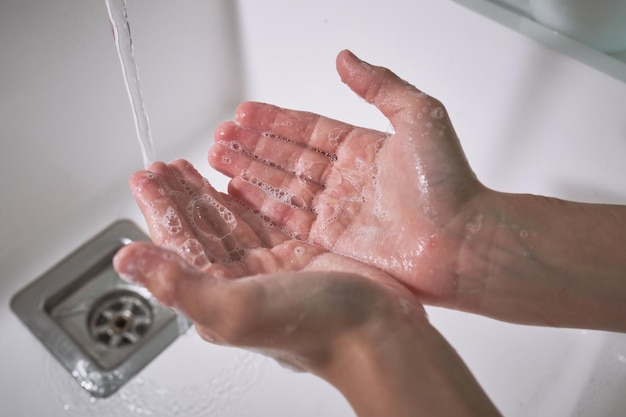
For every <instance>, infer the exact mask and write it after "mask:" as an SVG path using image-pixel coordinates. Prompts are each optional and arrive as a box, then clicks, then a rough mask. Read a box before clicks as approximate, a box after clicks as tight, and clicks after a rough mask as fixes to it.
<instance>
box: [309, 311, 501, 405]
mask: <svg viewBox="0 0 626 417" xmlns="http://www.w3.org/2000/svg"><path fill="white" fill-rule="evenodd" d="M319 376H321V377H322V378H324V379H326V380H327V381H328V382H330V383H331V384H332V385H334V386H335V387H336V388H337V389H338V390H339V391H341V392H342V393H343V395H344V396H345V397H346V398H347V399H348V401H349V402H350V403H351V405H352V406H353V408H354V410H355V411H356V413H357V415H359V417H368V416H380V415H394V416H397V417H401V416H414V415H429V416H432V417H438V416H441V417H443V416H450V415H456V416H481V417H483V416H498V415H499V414H498V412H497V410H496V409H495V407H494V406H493V405H492V403H491V402H490V400H489V399H488V398H487V396H486V395H485V393H484V392H483V391H482V389H481V388H480V386H479V385H478V383H477V382H476V380H475V379H474V377H473V376H472V374H471V372H470V371H469V370H468V369H467V367H466V366H465V364H464V363H463V361H462V360H461V359H460V357H459V356H458V355H457V354H456V352H455V350H454V349H453V348H452V347H451V346H450V345H449V344H448V343H447V341H446V340H445V339H444V338H443V337H442V336H441V335H440V334H439V332H437V330H436V329H435V328H433V327H432V325H431V324H430V323H429V322H428V319H427V317H426V315H425V314H424V312H423V310H422V309H421V306H419V307H417V306H415V305H411V304H407V303H405V302H398V303H397V305H396V306H395V308H392V309H390V311H389V312H387V314H384V315H382V316H381V317H380V319H379V320H377V321H375V322H372V323H368V325H367V326H364V327H363V328H362V329H359V330H358V331H356V332H353V333H351V334H348V335H346V336H345V337H344V338H341V339H339V340H337V341H336V343H335V349H334V355H333V360H331V361H329V363H328V366H327V367H326V368H325V369H323V370H321V372H320V373H319Z"/></svg>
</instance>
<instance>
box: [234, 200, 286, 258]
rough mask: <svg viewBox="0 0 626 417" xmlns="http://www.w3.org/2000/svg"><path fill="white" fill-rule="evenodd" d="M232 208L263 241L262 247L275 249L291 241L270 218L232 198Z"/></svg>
mask: <svg viewBox="0 0 626 417" xmlns="http://www.w3.org/2000/svg"><path fill="white" fill-rule="evenodd" d="M231 207H232V208H233V210H234V211H236V212H237V214H238V215H239V217H241V219H243V221H244V222H245V223H246V224H247V225H248V226H250V228H251V229H252V230H253V231H254V233H255V234H256V235H257V236H258V237H259V239H260V240H261V245H262V247H266V248H273V247H275V246H278V245H280V244H282V243H284V242H285V241H286V240H289V239H291V237H290V236H288V235H287V234H286V233H285V232H284V231H283V230H281V229H280V227H279V226H278V225H277V224H276V223H274V222H273V221H272V219H270V218H269V217H267V216H265V215H263V214H262V213H261V212H260V211H259V210H257V209H254V208H252V207H250V206H248V205H246V204H244V203H243V202H242V201H240V200H238V199H236V198H232V202H231Z"/></svg>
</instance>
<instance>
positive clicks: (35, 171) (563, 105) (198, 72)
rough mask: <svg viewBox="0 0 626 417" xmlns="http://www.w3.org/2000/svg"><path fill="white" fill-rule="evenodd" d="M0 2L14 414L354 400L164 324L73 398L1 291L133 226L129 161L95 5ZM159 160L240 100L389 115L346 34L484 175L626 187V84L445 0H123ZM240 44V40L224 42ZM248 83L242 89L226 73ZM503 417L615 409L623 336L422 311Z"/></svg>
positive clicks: (199, 153) (343, 114)
mask: <svg viewBox="0 0 626 417" xmlns="http://www.w3.org/2000/svg"><path fill="white" fill-rule="evenodd" d="M96 3H97V2H84V1H81V2H76V1H71V0H55V1H54V2H43V3H41V2H40V3H38V4H36V5H35V4H33V5H32V6H31V5H30V3H28V2H26V3H24V2H23V1H21V0H9V1H4V2H2V4H1V5H0V39H5V40H6V39H11V42H12V43H6V42H5V43H3V46H2V48H3V49H2V52H3V65H4V66H3V71H0V94H1V95H2V96H1V98H2V99H1V100H0V121H1V123H0V131H1V132H2V140H3V145H2V152H0V192H1V193H2V196H3V198H2V200H3V204H2V207H0V225H1V226H0V227H1V228H2V229H1V232H0V239H2V245H0V265H2V279H1V280H0V300H1V302H0V334H2V335H3V337H2V338H1V341H0V349H1V351H2V370H3V372H2V376H0V392H2V399H3V400H4V401H3V410H4V412H6V414H7V415H11V416H32V415H47V416H69V415H81V416H82V415H85V414H86V413H96V414H97V415H102V416H107V415H111V416H112V415H119V414H125V415H133V414H138V415H174V414H176V415H180V416H197V415H228V416H231V415H274V416H293V415H298V416H319V415H333V416H351V415H353V412H352V411H351V409H350V407H349V406H348V404H347V403H346V402H345V400H344V399H343V398H342V397H341V396H340V395H339V394H338V393H337V392H336V391H335V390H334V389H333V388H332V387H330V386H328V385H327V384H325V383H324V382H322V381H320V380H318V379H316V378H315V377H312V376H310V375H300V374H294V373H292V372H291V371H287V370H284V369H282V368H280V367H279V366H278V365H276V364H275V363H274V362H273V361H271V360H269V359H264V358H262V357H260V356H258V355H255V354H252V353H246V352H242V351H238V350H231V349H227V348H223V347H216V346H211V345H208V344H206V343H203V342H201V341H200V340H199V339H198V338H197V337H195V336H194V335H193V334H189V335H185V336H183V337H181V338H179V339H178V340H177V341H176V342H174V344H173V345H171V346H170V347H169V348H168V349H167V350H166V351H165V352H163V353H162V354H161V355H160V356H159V357H157V358H156V359H155V360H154V361H153V362H152V363H151V364H149V365H148V366H147V367H146V368H145V369H144V370H143V371H141V372H140V373H139V374H138V376H137V377H135V378H134V379H133V380H132V381H130V382H129V383H128V384H127V385H125V386H124V387H122V388H121V389H120V390H119V391H118V392H117V393H116V394H114V395H113V396H111V397H110V398H108V399H104V400H91V399H90V397H89V396H88V395H87V394H86V393H84V392H83V391H82V390H81V389H80V388H79V387H78V386H77V385H76V384H75V383H74V382H72V381H70V379H71V376H70V375H69V374H68V373H67V372H65V371H64V370H63V369H62V368H61V366H60V365H59V364H58V363H57V362H56V361H55V360H54V359H53V358H52V356H51V355H50V354H49V353H48V352H47V351H46V350H45V349H44V348H43V347H42V346H41V345H40V344H39V343H38V341H37V340H36V338H35V337H33V336H32V335H31V334H30V333H29V331H28V330H27V329H26V328H25V327H24V326H23V325H22V324H21V323H20V322H19V320H18V319H17V318H16V317H15V316H14V315H13V314H12V313H11V312H10V310H9V299H10V297H11V296H12V295H13V294H15V293H16V292H17V291H18V290H19V289H20V288H22V287H23V286H24V285H26V284H27V283H28V282H30V281H31V280H33V279H34V278H36V277H37V276H39V275H40V274H41V273H43V272H44V271H45V270H47V269H48V268H50V267H51V266H52V265H54V264H55V263H56V262H58V261H59V260H60V259H62V258H63V257H64V256H66V255H67V254H68V253H70V252H71V251H72V250H73V249H75V248H76V247H78V246H80V245H81V244H82V243H84V242H85V241H86V240H87V239H89V238H90V237H91V236H93V235H95V234H96V233H97V232H98V231H100V230H102V229H103V228H104V227H105V226H106V225H108V224H110V223H112V222H113V221H115V220H117V219H119V218H130V219H131V220H133V221H135V222H136V223H137V224H143V221H142V219H141V217H140V215H139V212H138V210H137V209H136V208H135V206H134V203H133V201H132V198H131V196H130V193H129V192H128V191H127V189H126V178H127V177H128V175H129V174H130V173H131V172H132V171H134V170H136V169H138V168H139V167H140V164H141V157H140V153H139V147H138V145H137V144H136V143H135V139H134V136H133V135H134V128H133V126H132V119H131V113H130V110H129V107H128V103H127V101H126V96H125V91H124V88H123V85H122V81H121V74H120V71H119V64H118V63H117V61H116V59H117V58H116V56H115V51H114V47H113V43H112V39H111V38H110V34H109V32H108V31H109V28H108V27H107V26H108V22H107V21H106V10H105V8H104V4H101V5H100V4H96ZM129 3H130V4H129V18H130V21H131V26H132V28H133V35H134V36H135V38H136V42H135V49H136V52H137V60H138V64H139V71H140V76H141V78H142V80H143V81H144V96H145V98H146V102H147V103H146V105H147V109H148V112H149V114H150V116H151V119H152V121H153V134H154V139H155V145H156V148H157V156H158V157H160V158H161V159H166V160H167V159H172V158H174V157H179V156H181V157H186V158H188V159H190V160H191V161H192V162H193V163H195V164H196V165H198V166H199V167H200V169H201V171H202V172H204V173H205V174H206V175H207V176H208V177H209V178H210V179H211V180H212V181H213V182H215V183H216V185H217V187H218V188H220V189H224V188H225V184H226V181H225V179H224V178H223V177H221V176H218V175H217V174H215V173H212V172H211V171H210V170H209V169H208V167H207V165H206V163H205V160H206V158H205V155H206V151H207V149H208V147H209V145H210V142H211V136H212V130H213V128H214V127H215V126H216V125H217V123H218V121H219V120H221V119H223V118H225V117H230V115H231V114H232V112H233V110H234V105H235V103H236V102H238V101H240V100H241V99H243V98H245V99H253V100H263V101H267V102H272V103H276V104H279V105H283V106H286V107H293V108H301V109H306V110H311V111H316V112H320V113H324V114H326V115H329V116H331V117H336V118H340V119H343V120H347V121H349V122H353V123H359V124H365V125H368V126H371V127H374V128H378V129H383V130H385V129H388V127H389V123H388V122H387V121H385V120H384V119H382V118H381V117H380V116H379V115H378V114H377V113H376V112H375V111H374V110H373V109H371V108H369V106H368V105H366V104H364V103H363V102H362V101H361V100H359V99H356V98H355V97H354V96H353V95H352V94H351V93H350V92H348V90H347V89H346V88H345V87H344V86H342V85H341V83H340V82H339V79H338V77H337V75H336V74H335V72H334V58H335V54H336V53H337V52H338V51H339V50H340V49H343V48H346V47H347V48H351V49H353V50H354V51H355V52H356V53H357V54H359V55H360V56H362V57H363V58H364V59H367V60H369V61H371V62H373V63H377V64H382V65H386V66H388V67H390V68H392V69H394V70H395V71H396V72H398V73H399V74H400V75H401V76H403V77H404V78H406V79H408V80H410V81H411V82H413V83H415V84H416V85H418V86H419V87H420V88H422V89H423V90H425V91H426V92H428V93H430V94H432V95H434V96H436V97H438V98H440V99H442V100H443V101H444V102H445V103H446V105H447V106H448V109H449V112H450V114H451V116H452V119H453V121H454V122H455V126H456V129H457V132H458V134H459V136H460V137H461V140H462V143H463V146H464V148H465V150H466V152H467V155H468V158H469V160H470V162H471V164H472V165H473V167H474V169H475V171H476V173H477V175H478V176H479V178H481V180H482V181H483V182H485V183H486V184H487V185H489V186H491V187H493V188H496V189H500V190H506V191H510V192H530V193H536V194H546V195H553V196H558V197H561V198H568V199H576V200H584V201H595V202H610V203H621V204H625V203H626V192H625V191H624V186H623V178H625V177H626V141H625V140H624V122H623V120H624V117H623V108H624V104H625V103H626V85H625V84H624V83H623V81H620V80H619V79H618V78H616V77H614V76H612V75H610V74H608V73H606V72H603V71H600V70H598V69H597V68H596V67H592V66H589V65H587V64H584V63H582V62H581V61H579V60H577V59H574V58H571V57H570V55H566V54H562V53H560V52H558V51H556V50H554V49H550V48H548V47H545V46H543V45H542V44H540V43H539V42H537V41H535V40H533V39H530V38H528V37H526V36H524V35H522V34H520V33H518V32H517V31H515V30H513V29H511V28H509V27H507V26H505V25H502V24H500V23H497V22H495V21H494V20H492V19H491V18H487V17H485V16H483V15H480V14H477V13H475V12H473V11H471V10H470V9H468V8H466V7H463V6H460V5H459V4H457V3H455V2H452V1H441V0H421V1H418V2H406V1H402V0H391V2H386V3H385V7H381V5H380V2H373V1H372V2H368V1H365V2H363V1H355V0H333V1H319V0H316V1H313V0H305V1H300V2H288V1H280V0H268V1H265V2H258V1H256V0H242V1H239V2H238V3H237V8H234V7H233V5H232V2H230V1H227V0H222V1H216V2H206V1H202V0H188V1H185V2H177V3H172V2H167V1H165V0H151V1H150V2H136V1H132V0H131V1H130V2H129ZM239 42H240V43H239ZM244 86H245V88H244ZM429 313H430V317H431V319H432V321H433V323H434V324H435V325H436V326H437V327H438V328H439V329H440V330H441V332H442V333H443V334H444V335H445V336H446V337H447V338H448V339H449V340H450V342H451V343H452V344H453V345H454V346H455V347H456V349H457V350H458V351H459V353H460V355H461V356H462V357H463V358H464V359H465V360H466V362H467V363H468V365H469V366H470V368H471V369H472V370H473V371H474V372H475V374H476V376H477V378H478V380H479V381H480V382H481V384H482V385H483V386H484V387H485V389H486V390H487V392H488V394H489V395H490V396H491V398H492V399H493V401H494V402H495V403H496V405H497V406H498V407H499V408H500V409H501V411H502V412H503V413H504V414H505V415H506V416H508V417H516V416H520V417H521V416H535V417H541V416H545V417H573V416H578V415H581V416H587V415H598V416H599V415H602V416H609V417H618V416H620V417H621V416H623V415H624V412H623V410H624V409H626V403H625V402H624V401H625V400H624V399H623V398H624V397H625V396H624V395H623V393H624V392H625V391H626V338H625V337H624V336H623V335H617V334H610V333H604V332H584V331H580V330H567V329H561V330H558V329H546V328H534V327H524V326H516V325H510V324H505V323H500V322H496V321H493V320H489V319H486V318H482V317H477V316H473V315H469V314H464V313H460V312H455V311H447V310H440V309H434V308H431V309H429Z"/></svg>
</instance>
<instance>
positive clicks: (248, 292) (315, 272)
mask: <svg viewBox="0 0 626 417" xmlns="http://www.w3.org/2000/svg"><path fill="white" fill-rule="evenodd" d="M130 184H131V189H132V191H133V194H134V195H135V198H136V199H137V202H138V203H139V206H140V208H141V211H142V212H143V214H144V217H145V218H146V220H147V223H148V227H149V229H150V234H151V235H152V238H153V241H154V243H156V245H153V244H150V243H147V242H134V243H131V244H129V245H127V246H126V247H124V248H122V249H121V250H120V251H119V253H118V254H117V255H116V257H115V267H116V269H117V270H118V272H119V273H120V274H121V275H122V276H124V277H126V278H127V279H130V280H132V281H134V282H137V283H139V284H141V285H143V286H145V287H147V288H148V289H149V290H150V291H151V292H152V293H153V294H154V296H155V297H156V298H157V299H158V300H159V301H160V302H161V303H163V304H165V305H167V306H171V307H174V308H176V309H177V310H179V311H180V312H182V313H183V314H185V315H186V316H187V317H189V318H190V319H191V320H192V321H193V322H194V323H195V325H196V329H197V330H198V333H199V334H200V335H201V336H203V337H204V338H205V339H207V340H209V341H212V342H217V343H224V344H229V345H237V346H242V347H248V348H257V349H266V350H268V351H267V353H268V354H269V355H270V356H273V357H275V358H277V359H279V360H281V361H288V362H290V363H291V364H292V365H296V366H302V367H303V368H304V369H308V370H311V369H310V367H311V366H314V367H315V366H318V367H319V366H322V365H323V364H322V363H320V361H324V360H326V359H327V358H328V356H329V355H330V353H329V352H330V350H332V349H333V342H334V341H335V340H336V339H337V338H340V337H342V336H343V335H345V334H346V332H348V331H349V330H354V329H363V328H364V325H365V324H371V323H378V322H382V321H384V320H385V319H388V318H389V314H396V313H394V311H397V312H399V313H398V314H399V315H401V316H404V315H406V314H407V312H408V309H410V310H411V311H415V312H416V316H417V318H418V320H422V321H425V317H424V315H423V310H422V307H421V305H420V304H419V303H417V302H415V300H412V297H411V295H410V293H409V292H408V291H407V290H406V288H404V287H403V286H402V285H400V284H399V283H398V282H397V281H396V280H395V279H393V278H392V277H391V276H389V275H387V274H386V273H384V272H382V271H380V270H377V269H375V268H372V267H370V266H367V265H365V264H363V263H360V262H358V261H355V260H352V259H348V258H346V257H343V256H340V255H337V254H334V253H330V252H328V251H326V250H325V249H323V248H321V247H318V246H314V245H311V244H308V243H304V242H300V241H296V240H293V239H291V238H289V237H288V236H286V235H285V234H284V233H282V232H281V231H280V230H278V229H275V228H271V227H268V225H267V223H266V220H265V219H263V218H262V217H261V216H259V215H258V213H254V212H253V211H251V210H249V209H248V208H246V207H243V206H241V205H239V204H238V203H237V202H235V201H233V200H232V199H231V198H230V197H228V196H226V195H223V194H220V193H219V192H217V191H216V190H215V189H214V188H213V187H211V185H210V184H209V183H208V181H206V180H205V179H204V178H202V177H201V175H200V174H199V173H198V172H197V171H196V170H195V169H194V168H193V166H191V164H189V163H188V162H187V161H184V160H178V161H175V162H173V163H171V164H167V165H166V164H164V163H155V164H153V165H152V166H151V167H150V170H148V171H140V172H138V173H136V174H134V175H133V176H132V177H131V180H130ZM369 327H371V326H367V328H369ZM294 355H295V356H294ZM311 361H313V362H311Z"/></svg>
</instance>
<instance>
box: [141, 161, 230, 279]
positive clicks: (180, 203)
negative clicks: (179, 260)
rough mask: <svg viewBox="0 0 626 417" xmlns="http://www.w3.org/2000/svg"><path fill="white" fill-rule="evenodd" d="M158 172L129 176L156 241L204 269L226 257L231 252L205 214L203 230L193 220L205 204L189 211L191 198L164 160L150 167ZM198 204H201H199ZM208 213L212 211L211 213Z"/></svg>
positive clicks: (201, 211) (144, 172)
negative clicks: (210, 263) (212, 262)
mask: <svg viewBox="0 0 626 417" xmlns="http://www.w3.org/2000/svg"><path fill="white" fill-rule="evenodd" d="M151 169H153V170H154V171H155V172H151V171H139V172H137V173H135V174H133V175H132V176H131V178H130V187H131V190H132V192H133V195H134V196H135V199H136V200H137V203H138V204H139V207H140V209H141V211H142V213H143V215H144V217H145V219H146V223H147V224H148V228H149V229H150V235H151V236H152V239H153V241H154V242H155V243H157V244H159V245H162V246H164V247H167V248H170V249H173V250H176V251H177V252H178V253H179V254H180V255H181V256H183V257H184V258H185V259H186V260H187V262H189V263H190V264H192V265H194V266H196V267H199V268H203V267H205V266H207V265H208V264H209V262H210V261H215V260H216V259H223V258H224V257H226V256H227V253H228V251H227V250H226V249H225V248H224V246H223V244H222V241H221V240H219V239H217V238H216V237H215V236H216V234H215V233H216V232H215V230H214V229H215V227H213V225H212V224H211V223H210V222H209V219H210V216H208V215H205V219H202V220H203V223H202V225H203V227H204V229H199V228H198V227H197V224H195V223H193V216H198V215H199V214H198V213H204V211H203V209H204V205H203V206H202V207H200V208H199V209H197V208H196V205H194V206H193V210H190V202H191V201H192V200H191V197H190V194H189V193H188V192H186V191H185V190H184V189H183V187H182V185H181V184H180V183H179V182H178V180H176V179H175V178H174V175H173V174H172V172H171V171H170V170H169V168H168V167H167V166H166V165H165V164H163V163H155V164H153V165H152V166H151ZM198 205H199V204H198ZM209 214H211V213H210V212H209Z"/></svg>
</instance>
